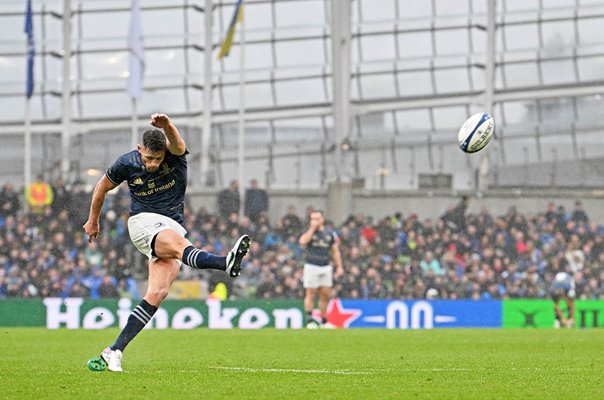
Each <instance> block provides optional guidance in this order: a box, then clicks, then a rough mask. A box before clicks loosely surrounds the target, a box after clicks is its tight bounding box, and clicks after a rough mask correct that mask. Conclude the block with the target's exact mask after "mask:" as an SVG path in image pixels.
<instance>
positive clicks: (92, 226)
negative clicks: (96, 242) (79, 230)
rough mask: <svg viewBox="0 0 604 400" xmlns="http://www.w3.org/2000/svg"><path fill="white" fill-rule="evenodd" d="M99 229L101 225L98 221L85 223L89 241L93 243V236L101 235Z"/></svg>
mask: <svg viewBox="0 0 604 400" xmlns="http://www.w3.org/2000/svg"><path fill="white" fill-rule="evenodd" d="M99 229H100V227H99V223H98V222H91V221H88V222H86V225H84V230H85V231H86V234H88V243H92V238H96V237H97V236H99Z"/></svg>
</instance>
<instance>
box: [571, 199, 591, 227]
mask: <svg viewBox="0 0 604 400" xmlns="http://www.w3.org/2000/svg"><path fill="white" fill-rule="evenodd" d="M571 219H572V220H573V221H575V222H589V218H588V217H587V213H586V212H585V210H584V209H583V203H581V201H579V200H577V201H575V209H574V210H573V213H572V216H571Z"/></svg>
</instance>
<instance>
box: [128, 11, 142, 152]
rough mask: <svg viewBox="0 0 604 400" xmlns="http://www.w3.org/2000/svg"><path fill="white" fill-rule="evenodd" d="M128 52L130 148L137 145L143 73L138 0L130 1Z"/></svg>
mask: <svg viewBox="0 0 604 400" xmlns="http://www.w3.org/2000/svg"><path fill="white" fill-rule="evenodd" d="M128 50H129V53H130V58H129V68H128V83H127V89H126V91H127V92H128V95H129V96H130V104H131V107H130V109H131V115H130V147H131V148H132V149H134V148H136V145H137V143H138V100H139V99H140V97H141V94H142V92H143V75H144V72H145V46H144V44H143V28H142V23H141V10H140V4H139V1H138V0H132V5H131V9H130V28H129V32H128Z"/></svg>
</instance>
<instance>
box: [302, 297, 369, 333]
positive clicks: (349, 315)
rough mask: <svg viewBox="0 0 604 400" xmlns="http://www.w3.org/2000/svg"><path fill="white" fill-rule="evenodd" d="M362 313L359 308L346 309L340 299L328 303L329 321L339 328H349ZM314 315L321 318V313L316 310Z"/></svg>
mask: <svg viewBox="0 0 604 400" xmlns="http://www.w3.org/2000/svg"><path fill="white" fill-rule="evenodd" d="M360 315H361V310H359V309H345V308H344V307H343V306H342V302H341V301H340V299H332V300H331V301H330V302H329V304H328V305H327V322H329V323H330V324H332V325H333V326H335V327H337V328H348V326H349V325H350V324H351V323H352V322H353V321H354V320H355V319H357V318H358V317H359V316H360ZM313 316H316V317H318V318H320V317H321V314H320V312H319V311H318V310H315V311H314V312H313Z"/></svg>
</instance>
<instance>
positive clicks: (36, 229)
mask: <svg viewBox="0 0 604 400" xmlns="http://www.w3.org/2000/svg"><path fill="white" fill-rule="evenodd" d="M11 190H12V189H11V188H10V184H9V185H8V188H6V189H5V190H3V191H2V195H1V196H0V205H2V207H0V208H1V210H2V211H1V216H0V298H14V297H22V298H27V297H48V296H57V297H67V296H72V297H78V296H81V297H88V298H93V299H97V298H115V297H131V298H138V297H140V293H141V291H140V289H139V287H138V286H137V281H141V282H144V277H145V275H146V270H145V267H144V263H142V261H141V260H140V257H139V258H138V259H137V256H136V254H137V253H135V252H134V250H133V246H132V245H131V244H130V241H129V239H128V233H127V229H126V219H127V215H128V214H127V208H126V205H127V193H125V191H119V192H118V194H117V195H113V196H111V197H110V200H108V201H107V204H106V205H105V207H104V213H103V218H102V225H101V228H102V231H101V235H100V239H99V240H98V242H95V243H94V244H93V245H91V246H89V245H88V243H87V240H86V238H85V237H84V234H83V230H82V229H81V225H82V223H81V221H80V220H81V217H80V216H78V217H75V218H74V214H78V212H79V211H78V208H77V207H74V208H73V209H71V208H70V206H71V204H70V203H68V204H69V205H68V206H67V207H65V205H64V203H61V204H62V205H61V207H60V208H57V207H55V208H53V207H52V206H49V207H46V208H45V209H44V212H43V213H24V212H23V210H22V209H21V208H20V207H15V206H14V204H15V200H14V196H12V195H5V193H6V192H9V193H10V191H11ZM79 190H80V189H77V191H78V192H79ZM70 194H71V195H72V198H73V194H74V193H70ZM76 194H77V193H76ZM71 201H74V200H71ZM5 203H7V204H10V205H12V206H11V207H8V206H7V207H5V206H4V204H5ZM306 212H308V210H305V213H306ZM464 212H465V208H464V205H463V203H460V204H459V205H458V206H456V207H450V208H449V209H447V210H445V211H444V212H443V214H442V215H441V216H440V217H439V218H435V219H427V218H422V217H421V216H418V215H416V214H413V213H409V214H408V215H403V214H402V213H399V212H396V211H393V212H392V214H391V215H390V216H388V217H385V218H383V219H381V220H378V221H377V222H375V223H374V222H372V220H371V218H370V217H366V216H363V215H351V216H350V217H349V218H348V219H347V220H346V221H345V222H344V223H343V224H341V225H339V226H337V227H335V228H336V229H337V231H338V234H339V237H340V240H341V246H340V247H341V250H342V255H343V259H344V266H345V269H346V273H345V275H344V276H343V278H341V279H340V280H339V281H338V282H337V283H336V290H337V293H338V295H339V296H341V297H345V298H364V299H368V298H391V299H396V298H399V299H411V298H426V297H428V298H442V299H459V298H471V299H475V300H480V299H507V298H545V297H547V296H548V289H549V286H550V285H551V282H552V279H553V277H554V276H555V274H556V273H557V272H558V271H560V270H563V269H565V268H566V266H567V264H568V263H570V262H581V263H583V268H582V271H581V272H580V273H578V274H577V281H576V285H577V297H578V298H581V299H604V268H603V267H604V225H602V224H598V223H596V222H594V221H590V220H589V217H588V215H587V214H586V212H585V211H584V210H582V209H581V204H580V203H577V205H576V209H574V210H566V209H565V208H564V207H561V206H557V205H555V204H554V203H550V204H549V206H548V207H547V208H546V209H545V210H543V211H542V212H539V213H537V214H535V215H531V214H528V213H520V212H518V211H517V210H516V209H515V207H513V206H512V207H510V209H509V211H508V212H507V213H505V214H504V215H492V214H491V213H489V212H488V211H487V210H486V209H483V210H481V211H480V212H478V213H465V215H464ZM305 219H306V215H301V214H300V213H298V212H296V210H295V209H290V210H288V212H287V214H285V215H284V216H283V217H282V218H280V219H277V220H275V221H269V220H268V219H267V217H266V216H265V215H261V216H260V217H259V219H258V222H257V223H252V222H251V221H250V220H249V219H247V218H243V219H242V222H241V223H238V222H237V221H236V220H233V219H231V220H228V219H227V220H225V219H223V218H221V217H220V216H219V215H218V214H214V213H210V212H208V211H207V210H206V209H204V208H200V209H196V210H193V209H191V208H190V207H188V208H187V209H186V222H185V225H186V228H187V230H188V232H189V233H188V237H189V238H190V240H191V241H192V242H194V243H195V244H196V245H199V246H202V247H203V248H204V249H205V250H207V251H211V252H214V253H226V251H228V249H229V244H230V243H231V242H232V241H233V240H234V238H237V237H238V236H239V235H240V234H242V233H248V234H250V235H251V236H252V237H253V244H252V246H251V249H250V253H249V258H247V263H246V265H245V267H244V270H243V273H242V276H241V277H240V278H238V279H236V280H231V279H228V278H227V277H225V276H224V275H222V274H219V273H215V272H214V273H209V272H203V271H191V270H190V269H189V268H186V267H185V268H183V269H182V272H181V275H182V276H181V278H182V279H187V280H207V281H209V285H210V287H214V286H215V285H216V284H217V283H219V282H224V283H226V284H227V286H228V288H229V294H230V297H231V298H262V299H268V298H271V299H274V298H296V299H298V298H302V290H303V289H302V283H301V279H302V268H301V265H302V258H303V252H302V251H301V249H300V247H299V245H298V243H297V238H298V236H299V234H300V233H301V231H302V229H304V228H305V226H306V221H305ZM577 260H578V261H577Z"/></svg>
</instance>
